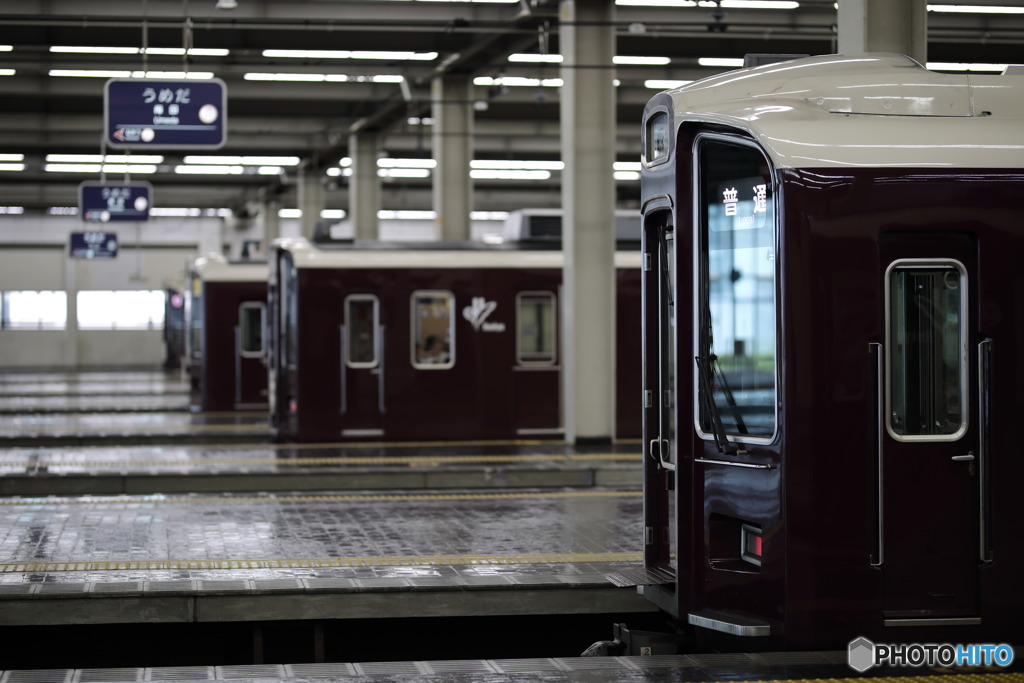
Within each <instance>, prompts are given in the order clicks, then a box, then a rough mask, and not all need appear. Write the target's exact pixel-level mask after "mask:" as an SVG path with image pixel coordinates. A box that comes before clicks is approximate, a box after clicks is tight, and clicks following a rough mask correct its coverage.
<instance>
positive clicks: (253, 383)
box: [193, 281, 267, 411]
mask: <svg viewBox="0 0 1024 683" xmlns="http://www.w3.org/2000/svg"><path fill="white" fill-rule="evenodd" d="M266 300H267V285H266V283H264V282H220V281H214V282H205V283H203V296H202V298H201V299H200V301H201V305H202V306H203V332H202V344H203V347H202V358H201V361H200V366H199V377H198V396H194V398H193V406H194V407H195V408H197V409H198V410H204V411H213V410H234V409H235V408H236V392H237V390H238V385H237V384H236V382H241V383H242V385H241V386H242V388H243V391H245V392H246V394H247V395H256V396H262V397H263V401H262V403H265V402H266V396H265V392H266V387H267V370H266V366H265V365H263V363H262V362H260V361H259V360H256V361H255V362H245V363H242V364H241V366H240V367H241V369H242V372H243V373H244V376H242V377H236V367H237V361H238V359H237V357H236V356H237V348H238V347H237V337H236V328H237V326H238V322H239V320H238V311H239V307H240V306H241V305H242V304H243V303H246V302H266ZM244 360H249V359H244ZM196 398H198V403H197V402H196Z"/></svg>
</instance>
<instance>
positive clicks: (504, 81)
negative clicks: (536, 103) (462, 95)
mask: <svg viewBox="0 0 1024 683" xmlns="http://www.w3.org/2000/svg"><path fill="white" fill-rule="evenodd" d="M473 85H483V86H489V85H499V86H500V85H507V86H512V87H531V86H532V87H535V88H536V87H541V86H543V87H545V88H560V87H562V79H561V78H545V79H543V80H541V79H539V78H522V77H520V76H504V77H501V78H491V77H490V76H477V77H476V78H474V79H473Z"/></svg>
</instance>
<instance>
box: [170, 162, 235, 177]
mask: <svg viewBox="0 0 1024 683" xmlns="http://www.w3.org/2000/svg"><path fill="white" fill-rule="evenodd" d="M174 172H175V173H183V174H186V175H242V174H243V173H244V172H245V169H244V168H242V167H241V166H214V165H210V166H206V165H202V164H196V165H194V166H175V167H174Z"/></svg>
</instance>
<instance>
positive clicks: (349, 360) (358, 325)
mask: <svg viewBox="0 0 1024 683" xmlns="http://www.w3.org/2000/svg"><path fill="white" fill-rule="evenodd" d="M379 329H380V305H379V303H378V301H377V297H375V296H374V295H372V294H351V295H349V296H347V297H345V364H346V365H347V366H349V367H350V368H375V367H377V362H378V361H377V349H379V348H380V344H379V343H378V339H377V332H378V330H379Z"/></svg>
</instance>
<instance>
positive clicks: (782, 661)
mask: <svg viewBox="0 0 1024 683" xmlns="http://www.w3.org/2000/svg"><path fill="white" fill-rule="evenodd" d="M1013 668H1014V669H1016V670H1011V671H1007V670H1004V669H998V670H977V669H975V670H969V671H967V672H942V671H937V670H934V669H925V670H921V669H903V670H893V669H883V670H881V671H877V672H868V673H867V674H865V675H863V676H861V675H857V674H856V673H855V672H854V671H853V670H852V669H850V667H849V666H848V665H847V663H846V653H845V652H781V653H750V654H748V653H743V654H695V655H660V656H654V657H559V658H531V659H491V660H483V659H481V660H449V661H408V662H353V663H348V662H345V663H334V664H256V665H237V666H230V665H229V666H192V667H148V668H119V669H92V670H90V669H85V670H77V671H76V670H62V669H50V670H42V671H40V670H36V671H8V672H6V674H3V675H0V683H90V682H100V681H102V682H104V683H106V682H109V681H139V682H141V681H179V682H181V681H185V682H189V681H191V682H199V681H233V682H234V683H314V682H316V683H357V682H358V683H383V682H384V681H393V682H395V681H403V682H406V683H415V682H417V681H419V682H430V683H480V682H485V683H535V682H537V681H543V682H544V683H678V682H679V681H690V682H693V683H696V682H705V681H706V682H712V681H778V682H779V683H783V682H788V681H815V682H822V681H827V682H828V683H855V682H857V681H887V680H892V681H898V682H899V683H918V682H920V681H923V680H929V681H939V680H947V681H954V682H955V683H1020V681H1021V680H1024V673H1022V672H1021V670H1020V668H1019V667H1013Z"/></svg>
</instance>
